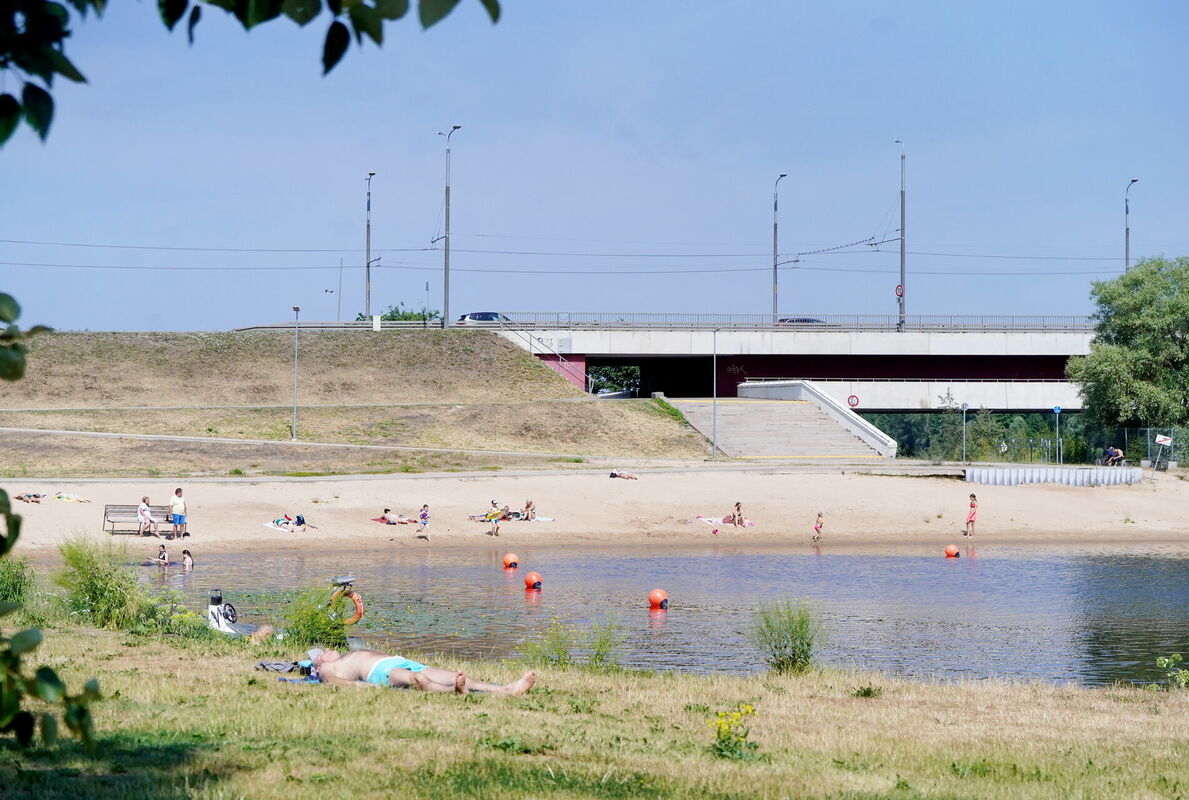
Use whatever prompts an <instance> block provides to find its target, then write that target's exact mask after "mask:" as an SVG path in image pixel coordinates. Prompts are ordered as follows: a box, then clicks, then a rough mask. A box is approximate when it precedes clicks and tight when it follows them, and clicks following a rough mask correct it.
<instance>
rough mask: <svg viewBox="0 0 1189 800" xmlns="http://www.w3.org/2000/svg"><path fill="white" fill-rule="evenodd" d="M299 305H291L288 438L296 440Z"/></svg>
mask: <svg viewBox="0 0 1189 800" xmlns="http://www.w3.org/2000/svg"><path fill="white" fill-rule="evenodd" d="M300 317H301V307H300V306H293V425H292V427H290V428H289V440H290V441H292V442H296V441H297V332H298V330H299V327H300V324H299V322H298V319H299V318H300Z"/></svg>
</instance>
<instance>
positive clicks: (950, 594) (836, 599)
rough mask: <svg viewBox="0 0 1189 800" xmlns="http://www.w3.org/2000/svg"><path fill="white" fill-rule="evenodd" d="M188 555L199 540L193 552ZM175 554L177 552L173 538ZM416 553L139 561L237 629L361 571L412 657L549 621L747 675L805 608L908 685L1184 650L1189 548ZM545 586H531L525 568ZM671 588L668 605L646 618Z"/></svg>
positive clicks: (1098, 677) (1049, 676)
mask: <svg viewBox="0 0 1189 800" xmlns="http://www.w3.org/2000/svg"><path fill="white" fill-rule="evenodd" d="M191 547H192V549H193V545H191ZM175 549H176V545H175ZM518 553H519V555H520V557H521V565H522V566H521V568H520V569H519V570H516V571H510V570H505V569H503V568H502V564H501V557H502V554H503V551H498V550H494V549H493V550H486V549H485V550H475V549H460V548H446V549H443V548H438V547H435V548H434V549H429V548H428V547H426V548H425V549H424V550H421V551H410V550H406V549H402V550H399V551H396V550H384V549H369V550H359V551H353V552H351V551H349V552H336V553H311V552H305V553H294V552H276V551H273V552H267V551H266V552H263V553H261V554H251V555H245V554H237V555H202V554H201V553H199V555H198V558H199V563H198V566H197V567H196V569H195V570H194V571H193V572H192V573H189V574H186V573H183V572H182V571H181V570H179V569H174V568H170V569H168V570H165V574H164V575H160V574H159V573H160V572H161V570H160V569H159V568H156V567H152V568H146V569H145V570H144V574H145V575H146V579H147V580H149V581H151V582H152V583H154V584H158V585H165V586H169V587H172V588H176V589H180V590H182V591H183V592H184V593H185V594H186V595H187V598H188V603H189V605H190V607H191V608H193V609H195V610H199V611H202V610H204V609H205V605H206V597H207V592H208V591H209V590H210V589H211V588H216V587H217V588H221V589H222V590H223V593H224V596H225V599H227V600H229V601H230V602H233V603H235V605H236V606H237V607H238V608H239V611H240V613H241V616H242V617H243V618H244V619H245V621H251V622H272V623H277V622H278V621H279V616H280V614H281V609H282V608H283V604H284V602H285V599H286V598H287V597H288V596H291V591H292V590H294V589H298V588H306V587H314V586H326V585H328V579H329V578H330V577H331V576H332V575H338V574H342V573H345V572H351V573H354V575H355V576H356V577H357V581H356V584H355V586H356V589H357V590H358V591H359V592H360V593H361V594H362V595H363V596H364V599H365V602H366V604H367V613H366V615H365V616H364V619H363V621H362V622H361V623H360V624H359V625H357V626H355V627H356V628H357V631H356V632H357V633H359V634H361V635H362V636H364V637H365V638H366V640H367V641H368V643H369V645H371V646H373V647H377V648H380V649H386V648H388V649H391V650H392V651H394V652H416V653H420V654H422V655H430V656H432V654H434V653H447V652H448V653H456V654H459V655H462V656H467V657H472V656H494V657H504V656H509V655H513V654H514V653H515V652H516V651H517V648H518V646H519V643H520V642H522V641H523V640H525V639H527V638H531V637H536V636H539V635H540V633H541V632H542V631H543V630H544V629H546V628H547V627H548V626H549V625H551V624H552V623H553V622H554V621H555V620H557V621H560V622H562V623H565V624H572V625H575V626H578V628H580V629H582V628H586V627H588V626H589V625H590V623H591V622H592V621H613V622H615V623H617V624H618V626H619V629H620V632H621V634H622V635H623V638H624V642H623V645H622V647H621V648H620V652H619V658H620V661H621V663H623V664H624V665H625V666H630V667H642V668H655V669H662V670H685V671H694V672H718V671H732V670H742V671H749V672H750V671H757V670H761V669H763V663H762V661H761V659H760V657H759V655H758V654H757V653H756V652H755V651H754V650H753V648H752V647H751V646H750V645H749V644H748V643H747V637H746V632H747V629H748V628H749V627H750V625H751V619H752V612H753V610H754V609H755V608H756V607H757V606H760V605H762V604H764V603H767V602H771V601H775V600H784V599H792V600H798V599H805V600H808V601H809V602H810V603H811V604H812V605H813V607H814V608H815V609H817V610H818V611H819V612H820V614H821V617H822V619H823V621H824V623H825V627H826V631H827V636H828V639H827V642H826V645H825V647H824V648H823V650H822V651H821V661H822V662H824V663H826V664H829V665H832V666H839V667H849V666H853V667H860V668H864V669H874V670H879V671H883V672H886V673H889V674H894V675H899V676H907V677H929V676H936V677H941V678H976V679H979V678H1012V679H1035V680H1041V681H1048V682H1063V681H1076V682H1079V683H1083V684H1086V685H1099V684H1104V683H1111V682H1113V681H1115V680H1124V681H1150V680H1154V679H1156V678H1157V677H1158V673H1157V671H1156V669H1155V666H1154V664H1153V661H1154V659H1155V658H1156V656H1158V655H1166V654H1168V653H1170V652H1184V653H1186V654H1187V655H1189V552H1186V551H1185V550H1184V548H1175V547H1169V548H1161V547H1158V546H1150V547H1146V548H1137V549H1131V550H1129V549H1115V550H1103V549H1095V550H1075V549H1073V548H1068V547H1066V548H1053V549H1041V548H1030V547H1029V548H1026V547H1011V546H994V545H991V546H979V547H978V548H977V550H976V549H975V548H974V547H969V546H968V547H966V548H964V549H963V551H962V557H960V558H957V559H946V558H943V557H941V554H940V549H939V548H923V547H904V548H885V549H881V550H878V551H874V552H859V551H853V550H834V551H832V550H830V549H828V548H822V549H820V550H817V551H814V550H810V549H808V548H806V547H805V546H786V547H780V546H772V547H760V546H726V545H718V546H690V547H675V548H666V549H665V550H663V551H661V552H658V551H655V550H652V551H650V550H648V549H646V548H642V547H641V548H635V547H540V548H520V549H519V550H518ZM529 570H536V571H537V572H540V573H541V574H542V576H543V578H544V586H543V589H542V591H541V592H539V593H526V592H525V590H524V584H523V575H524V574H525V573H526V572H528V571H529ZM655 587H661V588H664V589H665V590H666V591H667V592H668V593H669V596H670V598H671V607H670V609H669V610H668V611H666V612H650V610H649V609H648V607H647V600H646V597H647V595H648V592H649V590H651V589H653V588H655Z"/></svg>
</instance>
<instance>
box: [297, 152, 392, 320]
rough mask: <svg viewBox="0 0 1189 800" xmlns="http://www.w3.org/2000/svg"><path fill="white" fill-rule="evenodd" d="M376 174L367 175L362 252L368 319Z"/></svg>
mask: <svg viewBox="0 0 1189 800" xmlns="http://www.w3.org/2000/svg"><path fill="white" fill-rule="evenodd" d="M374 177H376V173H374V172H369V173H368V174H367V241H366V246H365V250H364V259H365V262H366V265H365V266H364V268H363V286H364V292H363V315H364V316H365V317H368V318H369V319H370V318H371V316H372V178H374ZM296 310H297V309H294V311H296Z"/></svg>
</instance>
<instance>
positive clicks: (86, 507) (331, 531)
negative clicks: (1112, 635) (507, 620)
mask: <svg viewBox="0 0 1189 800" xmlns="http://www.w3.org/2000/svg"><path fill="white" fill-rule="evenodd" d="M638 474H639V476H640V479H639V480H636V481H630V480H614V479H610V478H609V477H608V474H607V473H606V472H602V471H600V472H597V473H595V472H593V471H590V472H585V471H584V472H566V473H556V474H551V473H528V474H524V473H522V474H515V475H510V474H466V475H416V476H385V477H379V478H368V479H362V480H360V479H328V478H318V479H312V480H310V479H306V480H248V479H240V480H219V481H186V482H181V483H179V482H177V481H176V480H173V481H171V480H169V479H146V480H125V481H119V482H110V483H103V482H91V481H88V482H77V483H72V482H70V481H61V482H54V483H52V484H50V483H47V482H43V481H39V480H28V479H26V480H22V481H21V482H19V483H17V482H13V481H5V482H4V483H3V484H0V486H3V488H5V489H6V490H8V492H9V494H10V495H13V494H16V493H18V492H23V491H27V490H29V491H46V492H56V491H64V492H74V493H76V494H78V495H79V496H82V497H86V498H90V499H91V500H92V502H91V503H88V504H83V503H75V502H65V501H61V500H56V499H52V498H51V499H46V500H44V501H43V502H42V503H41V504H40V505H25V504H22V503H16V504H15V505H16V506H17V508H18V510H19V513H21V514H23V515H24V518H25V522H24V527H23V531H22V536H21V541H20V543H19V545H18V548H17V549H18V552H25V553H30V554H34V553H37V554H39V555H45V551H47V550H52V548H54V547H56V546H57V544H58V543H59V542H60V541H61V540H62V539H63V538H64V537H66V536H70V535H74V534H78V533H90V534H100V533H101V526H102V520H103V506H104V504H106V503H121V504H135V503H138V502H139V501H140V498H141V497H142V496H143V495H145V494H147V495H149V497H150V499H151V501H152V503H154V504H164V503H165V501H166V500H167V498H168V497H169V496H170V495H172V493H173V490H174V489H175V488H177V486H179V485H181V486H182V487H183V488H184V490H185V496H186V499H187V503H188V505H189V512H190V513H189V521H190V528H191V531H192V536H191V537H189V538H187V539H186V540H185V541H186V542H187V547H189V548H190V549H191V550H193V551H194V552H195V553H196V554H197V553H200V552H248V551H252V550H257V549H259V548H282V549H313V550H327V549H335V548H352V549H358V548H366V547H371V546H377V547H398V548H429V547H444V546H466V547H513V546H515V545H517V544H520V543H531V544H533V545H536V546H540V545H562V546H564V545H572V544H582V545H598V544H614V545H631V544H637V545H638V544H647V545H653V544H655V545H658V546H663V545H667V544H673V545H676V544H693V543H700V542H713V541H718V542H737V543H756V544H760V543H789V542H804V543H806V544H807V545H808V544H809V538H810V536H811V535H812V532H813V522H814V519H815V517H816V514H817V512H819V511H821V512H823V513H824V514H825V520H826V524H825V530H824V534H825V535H824V538H823V542H822V544H823V545H824V546H879V545H900V544H929V543H944V542H951V541H957V542H962V541H963V537H962V535H961V531H962V527H963V525H964V522H965V517H966V510H967V496H968V495H969V494H970V493H971V492H974V493H976V494H977V495H978V497H979V512H978V526H977V536H976V539H975V540H976V541H978V542H985V543H988V544H990V543H1013V544H1035V545H1046V546H1047V545H1054V544H1074V543H1086V544H1094V545H1126V544H1132V543H1145V542H1146V543H1166V544H1177V545H1184V544H1189V534H1187V533H1186V527H1185V515H1184V509H1185V508H1186V504H1187V502H1189V483H1186V482H1185V481H1182V480H1179V479H1178V478H1176V477H1175V476H1166V475H1160V476H1158V477H1157V479H1156V480H1155V481H1154V482H1152V481H1145V482H1144V483H1143V484H1141V485H1138V486H1117V487H1099V488H1079V487H1068V486H1019V487H1004V486H979V485H976V484H968V483H964V482H961V481H958V480H952V479H944V478H917V477H885V476H872V475H851V474H839V473H837V472H832V473H813V472H804V471H792V470H790V471H787V472H782V471H780V470H779V469H774V468H771V467H767V468H756V469H755V470H754V471H741V470H737V469H736V470H715V469H712V468H707V469H704V470H690V471H680V472H678V471H668V472H653V473H650V472H648V471H641V472H639V473H638ZM526 498H531V499H532V500H534V501H535V503H536V505H537V508H538V510H539V513H540V515H542V516H546V517H552V518H553V521H552V522H536V523H528V522H505V523H503V524H502V526H501V535H500V536H499V538H498V539H495V538H493V537H491V536H489V535H488V534H487V531H488V529H489V526H488V525H487V524H486V523H481V522H472V521H469V520H468V519H467V516H468V514H480V513H483V512H485V511H486V510H487V509H488V507H489V505H490V502H491V500H492V499H495V500H497V501H498V502H499V504H500V505H501V506H502V505H505V504H507V505H509V506H511V507H512V508H513V509H518V508H520V507H521V506H522V505H523V503H524V501H525V499H526ZM736 500H739V501H742V503H743V508H744V512H745V515H746V516H747V518H748V519H750V520H752V521H754V526H751V527H746V528H734V527H730V526H723V525H710V524H706V523H704V522H702V521H699V520H696V517H697V516H698V515H703V516H707V517H719V516H721V515H723V514H725V513H727V512H729V511H730V509H731V506H732V504H733V503H734V502H735V501H736ZM422 503H428V504H429V506H430V510H431V514H432V524H431V529H430V532H431V538H430V541H429V542H426V541H424V540H420V539H417V538H416V533H417V526H416V525H382V524H380V523H377V522H373V521H371V518H373V517H378V516H380V514H381V512H382V510H383V509H384V508H386V507H387V508H392V509H393V511H395V512H397V513H400V514H403V515H407V516H409V517H414V516H416V512H417V509H419V508H420V507H421V504H422ZM286 513H288V514H290V515H292V514H296V513H299V514H303V515H304V516H305V517H306V518H307V519H308V520H309V522H310V523H311V524H312V525H314V526H316V529H314V530H310V531H307V532H305V533H288V532H282V531H279V530H275V529H273V528H270V527H267V523H268V522H269V520H272V519H273V518H275V517H278V516H281V515H284V514H286ZM168 530H169V526H167V525H164V524H163V525H162V531H163V532H166V531H168ZM715 530H717V531H718V533H717V534H715V533H714V531H715ZM103 535H105V536H106V535H107V534H103ZM115 538H116V539H117V540H118V541H121V542H127V543H129V544H130V545H131V546H133V547H136V546H137V544H138V542H144V544H145V546H146V547H147V546H149V540H138V539H137V537H135V536H118V537H115ZM150 539H151V537H150Z"/></svg>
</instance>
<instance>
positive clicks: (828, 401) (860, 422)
mask: <svg viewBox="0 0 1189 800" xmlns="http://www.w3.org/2000/svg"><path fill="white" fill-rule="evenodd" d="M736 390H737V392H738V395H739V397H748V398H756V399H763V400H805V401H808V402H810V403H813V404H815V405H816V406H817V407H818V408H820V409H821V410H822V411H824V412H826V414H827V415H828V416H829V417H831V418H832V419H833V420H834V421H835V422H837V423H838V424H840V425H841V426H842V427H844V428H846V429H847V430H848V431H850V432H851V433H853V434H854V435H855V436H857V437H858V438H859V439H861V440H862V441H863V442H865V443H866V444H868V445H870V446H871V448H872V449H874V450H875V452H877V453H879V454H880V455H881V456H883V457H884V458H895V457H896V440H895V439H893V438H892V437H890V436H888V435H887V434H886V433H884V432H883V431H881V430H880V429H879V428H877V427H875V426H874V425H872V424H871V423H870V422H868V421H867V420H865V419H863V418H862V417H860V416H859V415H858V414H856V413H854V412H853V411H851V410H850V409H849V408H847V407H846V406H845V405H843V404H842V403H839V402H838V401H837V400H835V399H834V398H833V397H831V396H830V395H829V394H827V393H826V392H824V391H822V390H821V389H819V388H817V387H816V386H814V385H813V384H812V383H810V382H809V381H764V382H763V383H741V384H739V386H738V387H737V389H736Z"/></svg>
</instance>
